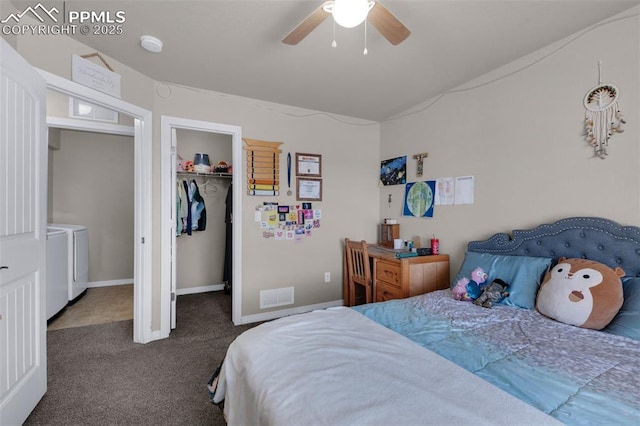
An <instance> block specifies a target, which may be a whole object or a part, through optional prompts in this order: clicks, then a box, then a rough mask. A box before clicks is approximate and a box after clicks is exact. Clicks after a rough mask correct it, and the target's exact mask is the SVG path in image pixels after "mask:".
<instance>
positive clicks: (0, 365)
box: [0, 38, 47, 426]
mask: <svg viewBox="0 0 640 426" xmlns="http://www.w3.org/2000/svg"><path fill="white" fill-rule="evenodd" d="M45 104H46V85H45V82H44V80H43V79H42V77H40V75H39V74H38V73H37V72H36V71H35V69H33V68H32V67H31V66H30V65H29V64H28V63H27V62H26V61H25V60H24V59H23V58H22V57H21V56H20V55H19V54H18V53H17V52H16V51H15V50H13V49H12V48H11V47H10V46H9V45H8V44H7V42H6V41H4V39H2V38H0V267H2V269H1V270H0V425H3V426H5V425H6V426H13V425H20V424H22V423H23V422H24V420H25V419H26V418H27V416H28V415H29V413H31V411H32V410H33V408H34V407H35V406H36V404H37V403H38V401H40V399H41V398H42V396H43V395H44V393H45V391H46V390H47V358H46V356H47V352H46V328H47V318H46V291H45V276H46V271H45V269H46V240H47V223H46V208H47V198H46V196H47V193H46V191H47V180H46V179H47V140H46V133H45V129H46V124H45V123H46V121H45V120H46V117H45V108H46V106H45Z"/></svg>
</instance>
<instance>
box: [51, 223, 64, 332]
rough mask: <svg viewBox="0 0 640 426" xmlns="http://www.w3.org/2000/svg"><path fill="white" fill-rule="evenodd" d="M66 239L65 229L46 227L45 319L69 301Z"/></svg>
mask: <svg viewBox="0 0 640 426" xmlns="http://www.w3.org/2000/svg"><path fill="white" fill-rule="evenodd" d="M68 241H69V238H68V237H67V232H66V231H63V230H61V229H55V228H47V320H49V319H51V317H53V316H54V315H55V314H57V313H58V312H60V311H61V310H62V309H63V308H64V307H65V306H67V302H68V301H69V248H68V244H69V242H68Z"/></svg>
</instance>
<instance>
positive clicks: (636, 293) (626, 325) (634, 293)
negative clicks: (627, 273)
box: [603, 277, 640, 341]
mask: <svg viewBox="0 0 640 426" xmlns="http://www.w3.org/2000/svg"><path fill="white" fill-rule="evenodd" d="M622 291H623V292H624V303H623V304H622V308H620V310H619V311H618V314H617V315H616V316H615V318H614V319H613V320H612V321H611V322H610V323H609V325H608V326H606V327H605V328H604V330H603V331H606V332H607V333H611V334H617V335H618V336H624V337H628V338H630V339H633V340H639V341H640V278H637V277H624V278H622Z"/></svg>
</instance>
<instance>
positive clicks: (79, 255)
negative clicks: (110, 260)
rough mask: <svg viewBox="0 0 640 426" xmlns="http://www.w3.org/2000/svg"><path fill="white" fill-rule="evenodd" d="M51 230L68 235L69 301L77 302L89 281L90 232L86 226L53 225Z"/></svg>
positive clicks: (50, 226)
mask: <svg viewBox="0 0 640 426" xmlns="http://www.w3.org/2000/svg"><path fill="white" fill-rule="evenodd" d="M48 227H49V228H51V229H59V230H63V231H65V232H66V233H67V241H68V247H67V250H68V251H67V253H68V255H69V258H68V262H67V264H68V272H69V277H68V292H69V293H68V300H69V303H73V302H75V301H76V300H77V299H79V298H80V296H82V295H83V294H84V292H85V291H86V290H87V284H88V281H89V231H88V230H87V228H86V226H82V225H67V224H58V223H52V224H49V226H48Z"/></svg>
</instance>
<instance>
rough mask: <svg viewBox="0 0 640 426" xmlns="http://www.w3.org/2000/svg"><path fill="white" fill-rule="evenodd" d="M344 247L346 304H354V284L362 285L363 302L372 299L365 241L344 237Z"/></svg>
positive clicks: (369, 267)
mask: <svg viewBox="0 0 640 426" xmlns="http://www.w3.org/2000/svg"><path fill="white" fill-rule="evenodd" d="M344 249H345V257H346V264H347V277H346V285H347V294H348V300H346V301H345V303H346V305H347V306H353V305H355V304H356V285H360V286H363V287H364V291H365V303H371V302H372V301H373V281H372V279H371V264H370V263H369V253H368V252H367V242H366V241H351V240H350V239H348V238H345V239H344Z"/></svg>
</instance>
